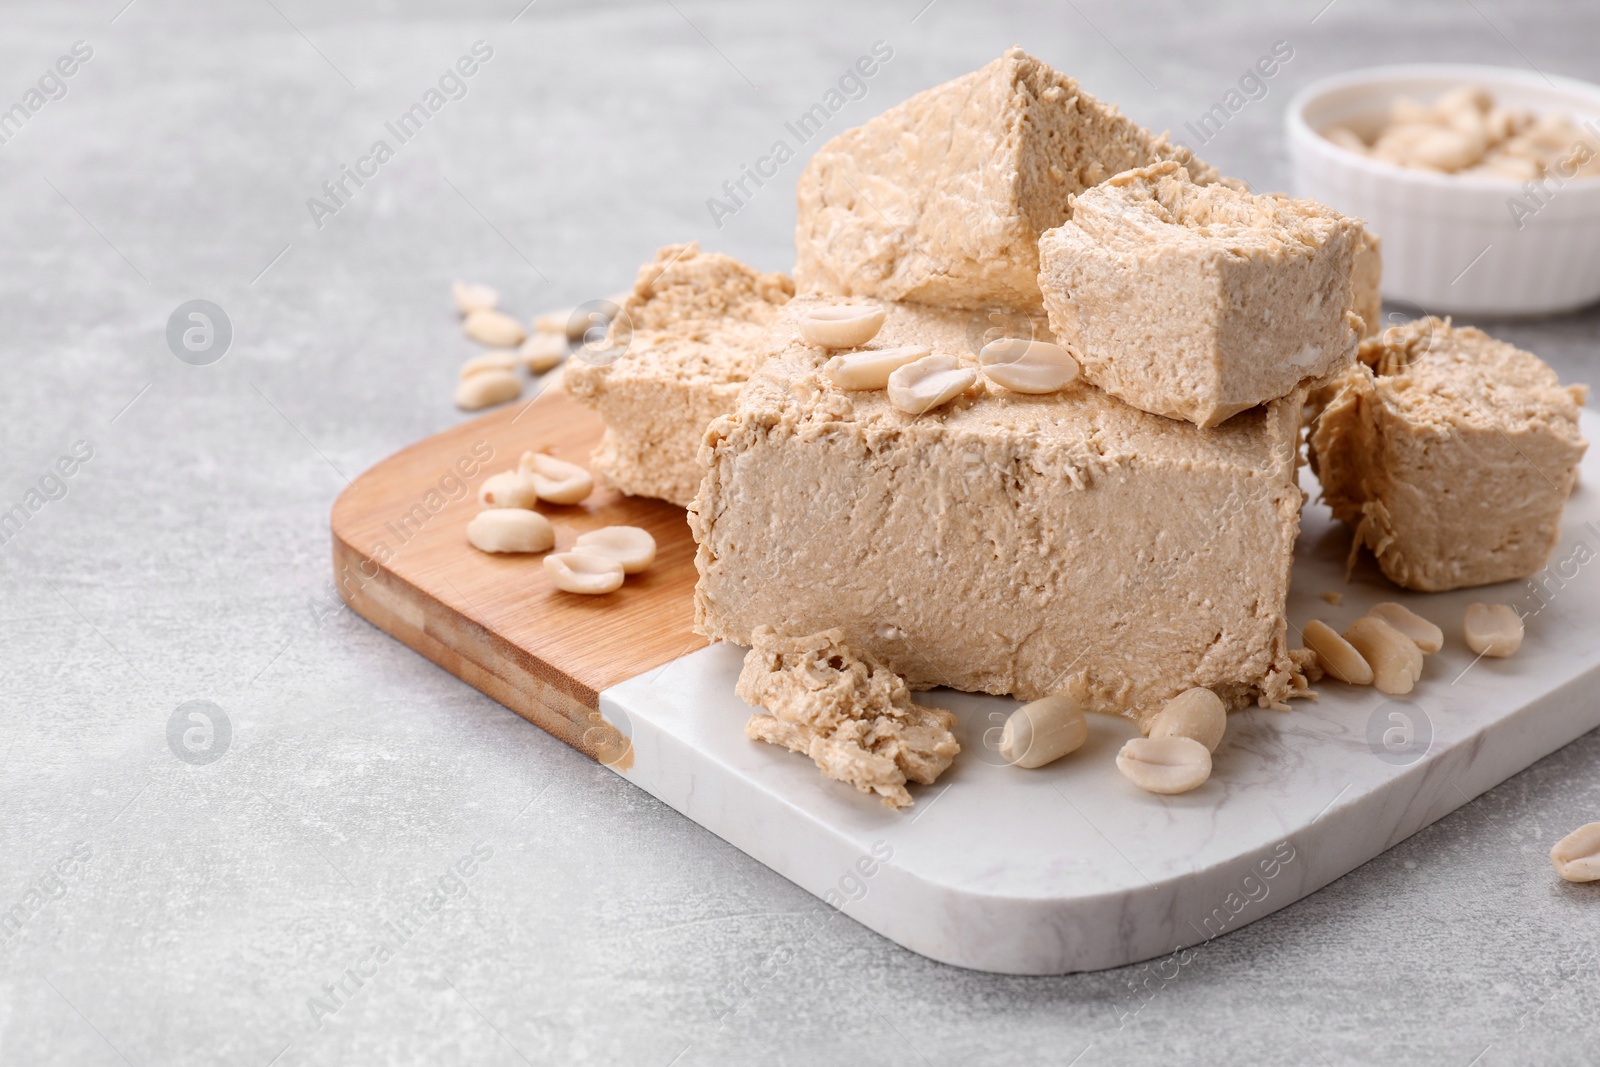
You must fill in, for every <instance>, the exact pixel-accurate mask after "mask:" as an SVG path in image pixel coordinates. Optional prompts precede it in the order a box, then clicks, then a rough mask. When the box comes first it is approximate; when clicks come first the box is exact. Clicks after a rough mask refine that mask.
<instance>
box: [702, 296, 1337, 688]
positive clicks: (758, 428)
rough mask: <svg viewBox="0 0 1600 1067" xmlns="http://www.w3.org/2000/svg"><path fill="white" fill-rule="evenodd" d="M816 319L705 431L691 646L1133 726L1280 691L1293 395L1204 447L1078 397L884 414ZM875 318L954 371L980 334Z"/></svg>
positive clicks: (1017, 325) (791, 327)
mask: <svg viewBox="0 0 1600 1067" xmlns="http://www.w3.org/2000/svg"><path fill="white" fill-rule="evenodd" d="M822 300H823V298H822V297H817V296H799V297H796V298H795V299H794V300H793V301H791V302H790V304H789V306H788V307H786V308H785V309H784V313H783V315H782V316H781V317H780V319H779V321H778V322H777V323H776V324H774V326H773V327H772V329H771V331H769V333H768V335H767V336H768V340H769V342H770V344H771V346H772V351H773V354H772V356H771V357H770V358H769V359H768V360H767V361H766V362H765V363H764V364H763V366H762V368H761V369H760V370H759V371H758V372H757V373H756V374H755V375H754V376H753V377H752V378H751V380H750V382H749V384H748V385H747V386H746V388H745V391H744V393H743V394H742V395H741V396H740V399H739V404H738V407H737V409H736V410H735V412H734V414H733V415H731V416H729V417H726V418H721V419H718V420H716V421H715V422H714V423H712V425H711V427H710V429H708V430H707V432H706V438H705V440H706V444H705V449H704V450H703V452H702V460H703V462H704V464H705V466H706V468H707V473H706V478H705V481H704V482H703V483H702V486H701V491H700V495H699V496H698V497H697V498H696V500H695V503H694V504H693V505H692V506H691V508H690V512H689V523H690V528H691V530H692V531H693V532H694V535H695V538H696V540H697V542H698V550H697V555H696V561H695V562H696V566H697V567H698V569H699V572H700V578H699V583H698V585H697V587H696V590H695V619H696V630H697V631H698V632H699V633H701V634H703V635H705V636H707V637H709V638H711V639H712V640H728V641H733V642H735V643H737V644H741V645H748V644H750V643H751V641H752V639H753V635H754V634H755V633H756V632H757V630H758V629H759V628H760V627H762V626H768V627H771V628H773V629H774V630H775V631H776V632H778V633H789V634H796V633H799V634H805V633H814V632H817V631H820V630H824V629H829V628H833V627H837V628H839V629H840V630H841V631H842V633H843V635H844V640H845V641H846V642H847V643H848V644H849V645H850V646H851V647H852V648H855V649H858V650H860V651H861V652H862V653H864V654H866V655H869V656H871V657H873V658H874V659H875V660H877V661H878V662H881V663H883V664H884V665H885V666H887V667H888V668H889V669H890V670H892V671H894V672H895V673H897V674H900V675H902V676H903V677H904V678H905V679H906V682H907V684H908V685H910V687H911V688H913V689H928V688H932V687H934V686H940V685H947V686H951V687H953V688H956V689H961V690H966V691H969V692H988V693H1007V694H1011V695H1013V696H1016V697H1018V698H1019V699H1023V700H1032V699H1037V698H1040V697H1044V696H1048V695H1050V694H1052V693H1057V692H1063V691H1066V692H1068V693H1069V694H1070V695H1073V696H1075V697H1076V698H1078V699H1080V700H1083V701H1085V702H1087V703H1088V705H1089V706H1090V707H1092V708H1094V709H1096V710H1100V711H1107V712H1115V713H1123V714H1127V715H1129V716H1130V717H1132V718H1134V719H1136V720H1139V719H1143V718H1145V717H1147V716H1148V715H1150V714H1154V712H1155V711H1158V710H1159V709H1160V707H1161V705H1162V704H1163V703H1164V702H1165V701H1167V700H1169V699H1171V698H1172V697H1174V696H1176V695H1177V694H1179V693H1182V692H1183V691H1185V690H1187V689H1192V688H1194V687H1196V686H1203V687H1206V688H1210V689H1214V690H1215V691H1216V692H1217V694H1218V696H1220V697H1222V699H1223V700H1224V701H1225V702H1226V703H1227V704H1228V705H1229V706H1230V707H1241V706H1243V705H1244V704H1246V703H1248V702H1250V701H1252V700H1257V701H1259V702H1260V703H1262V704H1267V705H1281V704H1282V703H1283V702H1284V701H1285V700H1287V699H1288V698H1289V697H1291V696H1295V695H1298V694H1299V693H1300V692H1301V691H1303V689H1304V687H1305V681H1304V665H1305V662H1306V661H1307V659H1308V656H1307V655H1306V654H1302V653H1298V652H1296V651H1293V650H1291V649H1290V648H1289V646H1288V641H1287V636H1286V635H1287V624H1286V621H1285V618H1284V605H1285V598H1286V596H1287V593H1288V586H1289V574H1290V565H1291V562H1292V559H1293V550H1294V539H1295V534H1296V532H1297V531H1298V529H1299V516H1300V504H1301V500H1302V495H1301V492H1300V490H1299V488H1298V487H1297V485H1296V483H1295V459H1296V454H1297V451H1298V449H1297V444H1298V433H1299V423H1298V417H1299V411H1300V407H1301V403H1302V400H1303V391H1299V392H1296V393H1293V394H1291V395H1290V396H1288V397H1285V398H1284V399H1283V400H1281V401H1277V402H1274V403H1273V404H1270V405H1266V406H1264V407H1261V408H1258V409H1256V410H1254V411H1251V412H1247V413H1245V414H1241V415H1239V416H1237V417H1236V418H1234V419H1231V420H1229V421H1228V422H1227V423H1226V424H1224V425H1223V426H1221V427H1218V428H1216V429H1211V430H1203V429H1200V428H1198V427H1196V426H1193V425H1191V424H1189V423H1186V422H1178V421H1174V420H1172V419H1167V418H1163V417H1161V416H1159V415H1151V414H1147V413H1145V412H1142V411H1139V410H1137V409H1135V408H1132V407H1129V406H1128V405H1127V404H1124V403H1122V402H1121V401H1119V400H1117V399H1116V398H1114V397H1111V396H1108V395H1107V394H1105V393H1103V392H1101V391H1100V390H1098V389H1095V388H1093V387H1092V386H1088V385H1085V384H1084V383H1081V382H1079V383H1075V384H1073V385H1069V386H1068V387H1067V388H1066V389H1064V390H1063V391H1061V392H1059V393H1054V394H1046V395H1027V394H1022V393H1014V392H1010V391H1008V390H1000V389H995V388H993V387H991V386H989V385H987V384H986V383H984V382H982V381H981V380H980V382H979V383H978V385H977V386H976V387H974V388H973V389H972V390H970V391H969V392H968V393H967V394H965V395H963V396H960V397H957V398H956V399H954V400H953V401H951V402H950V403H949V404H946V405H945V406H943V407H940V408H938V409H937V410H936V411H933V412H929V413H926V414H922V415H909V414H906V413H903V412H901V411H899V410H897V409H896V408H895V407H893V406H892V404H891V403H890V401H889V399H888V397H887V396H886V395H885V394H884V393H883V392H882V391H863V392H847V391H845V390H843V389H841V388H839V387H838V386H837V385H835V384H834V383H833V382H832V381H831V380H830V378H829V377H828V376H827V375H826V374H825V373H824V372H823V369H822V368H823V365H824V363H825V362H826V359H827V353H826V352H825V351H824V350H822V349H820V348H817V347H815V346H812V345H809V344H807V343H806V342H805V340H804V339H803V338H802V337H801V335H800V331H799V329H798V327H797V326H796V324H795V319H796V318H797V317H798V316H799V315H800V314H801V313H803V311H804V310H805V309H806V308H807V307H808V306H811V305H812V304H815V303H817V302H819V301H822ZM885 311H886V318H885V322H884V325H883V328H882V329H881V330H880V331H879V333H878V336H877V337H876V338H874V340H873V342H872V345H873V346H874V347H883V348H892V347H895V346H900V345H911V344H917V345H926V346H929V347H930V348H931V349H932V350H933V352H934V353H935V354H938V355H948V356H953V357H955V358H956V359H958V360H959V361H960V363H961V364H962V365H963V366H967V367H977V366H978V350H979V349H980V348H981V347H982V346H983V344H984V343H985V341H987V340H991V339H992V338H990V337H989V336H988V334H987V333H986V327H987V326H988V324H989V320H988V318H987V316H986V315H985V314H983V313H981V312H973V311H958V310H952V309H936V308H928V307H923V306H920V305H915V304H906V303H900V304H887V305H885ZM1010 325H1011V328H1012V330H1013V331H1014V332H1015V331H1021V332H1022V335H1023V336H1029V333H1028V331H1030V330H1031V331H1032V336H1034V337H1038V338H1041V339H1045V340H1049V339H1051V335H1050V333H1049V330H1048V328H1047V327H1046V326H1045V324H1044V323H1043V322H1041V321H1038V320H1034V321H1032V322H1029V321H1028V320H1026V319H1025V318H1019V319H1018V320H1017V321H1014V322H1013V323H1011V324H1010Z"/></svg>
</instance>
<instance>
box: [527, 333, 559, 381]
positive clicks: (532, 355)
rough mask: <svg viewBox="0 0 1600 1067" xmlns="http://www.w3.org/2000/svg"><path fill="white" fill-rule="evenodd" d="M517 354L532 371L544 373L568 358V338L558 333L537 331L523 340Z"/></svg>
mask: <svg viewBox="0 0 1600 1067" xmlns="http://www.w3.org/2000/svg"><path fill="white" fill-rule="evenodd" d="M517 354H518V355H520V356H521V357H522V361H523V363H525V364H527V367H528V370H529V371H530V372H532V373H534V374H543V373H544V372H546V371H548V370H554V369H555V366H556V364H558V363H560V362H561V361H562V360H564V359H566V358H567V339H566V338H565V337H564V336H562V335H561V334H558V333H536V334H534V335H533V336H532V337H529V338H528V339H527V340H526V341H524V342H522V347H521V348H520V349H518V350H517Z"/></svg>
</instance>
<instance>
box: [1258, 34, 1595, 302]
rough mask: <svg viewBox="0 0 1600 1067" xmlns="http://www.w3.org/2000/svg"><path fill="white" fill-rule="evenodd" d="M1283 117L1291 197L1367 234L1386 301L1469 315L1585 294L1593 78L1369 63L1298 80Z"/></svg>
mask: <svg viewBox="0 0 1600 1067" xmlns="http://www.w3.org/2000/svg"><path fill="white" fill-rule="evenodd" d="M1288 125H1289V152H1290V157H1291V160H1292V163H1293V168H1294V177H1295V187H1296V193H1297V194H1298V195H1300V196H1306V197H1310V198H1312V199H1314V200H1318V201H1321V202H1322V203H1324V204H1327V205H1328V206H1330V207H1333V208H1335V209H1337V210H1339V211H1343V212H1345V213H1347V214H1351V215H1357V216H1360V217H1361V218H1362V219H1364V220H1365V221H1366V223H1367V227H1368V229H1370V230H1371V231H1372V232H1374V233H1376V234H1377V235H1378V237H1379V238H1380V239H1381V241H1382V252H1383V295H1384V297H1385V298H1386V299H1389V300H1396V301H1401V302H1404V303H1408V304H1413V305H1416V306H1417V307H1419V308H1420V309H1421V310H1423V311H1424V312H1428V313H1434V312H1441V313H1442V312H1462V313H1476V314H1482V315H1537V314H1548V313H1551V312H1557V311H1566V310H1571V309H1573V308H1578V307H1582V306H1584V305H1587V304H1590V303H1593V302H1594V301H1596V300H1600V86H1595V85H1591V84H1589V83H1587V82H1582V81H1577V80H1574V79H1571V78H1560V77H1553V76H1552V77H1545V76H1544V75H1542V74H1539V73H1536V72H1533V71H1521V70H1510V69H1507V68H1503V67H1488V66H1473V65H1461V64H1422V65H1412V66H1394V67H1374V68H1370V69H1367V70H1359V71H1353V72H1350V73H1347V74H1341V75H1336V76H1334V77H1331V78H1325V79H1323V80H1321V81H1319V82H1317V83H1315V84H1313V85H1310V86H1308V87H1307V88H1305V89H1303V90H1302V91H1301V92H1300V93H1299V94H1298V95H1297V96H1296V97H1295V98H1294V100H1292V101H1291V102H1290V104H1289V113H1288Z"/></svg>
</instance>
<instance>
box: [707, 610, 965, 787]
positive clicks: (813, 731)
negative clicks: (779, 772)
mask: <svg viewBox="0 0 1600 1067" xmlns="http://www.w3.org/2000/svg"><path fill="white" fill-rule="evenodd" d="M734 691H735V692H736V693H738V695H739V697H740V698H741V699H742V700H744V701H745V702H746V703H748V704H754V705H757V706H758V707H762V708H765V709H766V710H767V711H769V712H771V714H770V715H761V714H756V715H752V716H751V717H750V721H749V722H747V723H746V724H745V728H744V732H745V735H746V736H747V737H749V738H750V739H751V740H755V741H766V742H768V743H770V744H774V745H782V746H784V747H785V748H787V749H789V750H790V751H791V752H799V753H801V754H802V755H807V756H810V757H811V759H812V761H813V762H815V763H816V765H817V767H818V769H820V770H821V771H822V773H823V774H825V775H827V776H828V777H829V778H834V779H837V780H838V781H841V782H848V783H849V784H851V785H853V786H855V787H856V788H857V789H859V790H861V791H862V792H863V793H873V794H876V795H877V796H878V797H880V798H881V799H882V800H883V803H884V805H885V806H886V807H891V808H907V807H910V806H911V803H912V800H911V793H910V791H909V790H907V789H906V783H907V782H908V781H909V782H917V783H920V784H922V785H932V784H933V782H934V780H935V779H937V778H938V777H939V775H940V774H941V773H943V771H944V770H945V768H947V767H949V766H950V762H951V761H952V760H954V759H955V758H956V754H957V753H959V752H960V751H961V746H960V745H959V744H958V743H957V742H956V738H955V735H954V734H953V733H951V732H950V727H951V726H952V725H954V723H955V716H954V715H952V714H951V713H950V712H948V711H943V710H941V709H938V708H924V707H920V706H918V705H916V704H913V703H912V702H911V691H910V690H909V689H907V688H906V683H905V680H904V679H902V678H901V677H900V676H899V675H897V674H895V673H894V672H893V671H891V670H889V669H888V668H887V667H885V666H884V665H883V664H881V663H878V662H876V661H875V660H874V659H873V658H872V657H871V656H869V655H866V654H864V653H861V652H858V651H856V650H855V649H853V648H851V647H850V646H849V645H847V644H846V643H845V640H844V634H843V632H842V631H840V630H837V629H834V630H825V631H823V632H821V633H814V634H807V635H804V636H800V637H784V636H782V635H779V634H776V633H774V632H773V631H772V630H771V629H770V628H767V627H757V628H756V629H755V630H754V631H752V632H751V634H750V651H749V653H747V654H746V655H745V658H744V667H743V669H742V670H740V672H739V681H738V683H737V685H736V686H735V688H734Z"/></svg>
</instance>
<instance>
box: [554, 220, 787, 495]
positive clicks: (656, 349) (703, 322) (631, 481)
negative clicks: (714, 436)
mask: <svg viewBox="0 0 1600 1067" xmlns="http://www.w3.org/2000/svg"><path fill="white" fill-rule="evenodd" d="M793 294H794V283H793V282H792V281H790V280H789V278H788V277H786V276H785V275H782V274H767V273H763V272H761V271H758V270H755V269H754V268H752V267H748V266H746V265H744V264H743V263H740V262H739V261H738V260H736V259H734V258H732V257H731V256H725V255H722V254H720V253H716V252H702V251H700V249H699V245H698V243H697V242H690V243H689V244H686V245H668V246H666V247H665V248H662V249H661V250H660V251H659V252H657V253H656V258H655V260H654V261H653V262H650V263H647V264H645V265H644V266H642V267H640V268H639V273H638V278H637V280H636V281H635V283H634V286H633V291H632V292H631V293H630V294H629V295H628V298H627V300H626V301H625V302H624V303H623V306H622V312H621V314H619V315H618V316H617V319H616V321H615V322H613V323H612V326H611V333H610V335H609V336H608V339H607V350H606V352H605V353H604V356H603V358H604V359H605V360H607V362H603V363H601V362H598V361H597V362H588V361H586V359H585V358H584V356H583V354H581V353H580V355H579V356H578V357H576V358H574V359H571V360H569V361H568V363H567V368H566V372H565V374H564V377H563V381H564V382H565V385H566V388H567V391H568V392H570V393H571V394H572V395H573V396H574V397H575V398H577V399H578V400H580V401H582V402H583V403H585V404H587V405H589V406H590V407H592V408H594V409H595V410H596V411H598V412H599V414H600V418H601V420H602V421H603V422H604V423H605V426H606V430H605V435H604V437H602V438H601V441H600V447H599V448H598V449H596V450H595V453H594V456H593V457H592V459H591V466H592V468H593V470H594V472H595V473H596V474H598V475H600V476H601V477H602V479H603V480H604V481H605V482H606V483H607V484H609V485H612V486H614V487H615V488H617V489H620V490H622V491H623V492H624V493H628V494H631V495H633V496H648V497H657V498H659V499H662V500H669V501H671V502H672V503H674V504H680V505H684V504H688V503H689V501H690V500H692V499H694V494H695V489H696V488H697V487H698V486H699V485H700V466H699V463H698V462H697V460H696V458H695V453H696V451H697V450H698V449H699V447H700V438H701V436H702V435H703V434H704V432H705V428H706V425H707V424H708V423H709V422H710V421H711V420H712V419H714V418H716V417H717V416H718V415H724V414H727V413H728V412H730V411H732V410H733V404H734V400H735V398H736V397H737V396H738V395H739V390H740V388H741V387H742V386H743V385H744V382H745V380H746V379H747V378H749V377H750V374H751V372H752V371H754V370H755V367H756V359H755V353H756V351H757V349H758V347H759V346H758V344H757V341H758V339H759V338H760V336H761V334H762V332H763V331H764V330H765V329H766V328H767V326H768V325H769V324H771V323H772V321H773V320H774V319H775V318H776V317H777V314H778V312H779V310H780V309H781V308H782V307H783V305H784V304H785V303H786V302H787V301H788V300H789V298H790V297H791V296H792V295H793ZM617 353H620V355H618V354H617Z"/></svg>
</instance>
